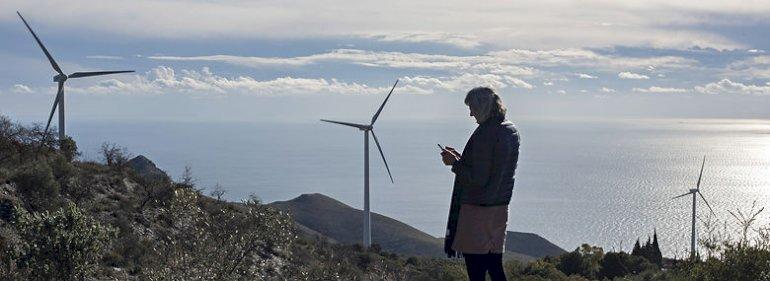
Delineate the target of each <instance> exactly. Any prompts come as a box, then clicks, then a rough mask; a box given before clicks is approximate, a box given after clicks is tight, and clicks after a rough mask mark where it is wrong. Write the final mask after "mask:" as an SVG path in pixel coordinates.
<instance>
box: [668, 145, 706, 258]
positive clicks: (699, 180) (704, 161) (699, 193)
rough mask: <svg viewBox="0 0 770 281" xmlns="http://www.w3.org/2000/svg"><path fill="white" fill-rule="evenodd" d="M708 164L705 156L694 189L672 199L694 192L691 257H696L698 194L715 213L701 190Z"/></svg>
mask: <svg viewBox="0 0 770 281" xmlns="http://www.w3.org/2000/svg"><path fill="white" fill-rule="evenodd" d="M705 165H706V156H703V163H702V164H701V166H700V175H699V176H698V183H696V184H695V188H694V189H690V191H689V192H687V193H685V194H682V195H679V196H676V197H674V198H672V199H676V198H679V197H684V196H687V195H690V194H692V235H691V237H690V258H691V259H695V203H696V202H697V196H696V195H700V197H701V199H703V203H706V206H707V207H709V210H710V211H711V213H712V214H713V213H714V209H712V208H711V205H709V202H708V201H706V197H703V193H701V192H700V183H701V178H703V167H704V166H705Z"/></svg>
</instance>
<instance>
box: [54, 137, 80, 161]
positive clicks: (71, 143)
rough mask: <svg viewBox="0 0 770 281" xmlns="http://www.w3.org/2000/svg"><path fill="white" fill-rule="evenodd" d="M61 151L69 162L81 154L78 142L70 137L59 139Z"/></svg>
mask: <svg viewBox="0 0 770 281" xmlns="http://www.w3.org/2000/svg"><path fill="white" fill-rule="evenodd" d="M59 151H60V152H61V154H62V155H63V156H64V159H66V160H67V162H72V161H73V160H75V158H76V157H78V156H80V152H78V145H77V143H75V140H73V139H72V138H70V137H65V138H64V139H62V140H59Z"/></svg>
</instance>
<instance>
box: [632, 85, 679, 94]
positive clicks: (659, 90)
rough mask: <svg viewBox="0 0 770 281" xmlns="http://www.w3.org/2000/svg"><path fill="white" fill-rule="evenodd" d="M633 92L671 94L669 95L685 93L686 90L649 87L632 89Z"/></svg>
mask: <svg viewBox="0 0 770 281" xmlns="http://www.w3.org/2000/svg"><path fill="white" fill-rule="evenodd" d="M633 91H634V92H640V93H661V94H671V93H686V92H687V89H682V88H667V87H658V86H651V87H649V88H634V89H633Z"/></svg>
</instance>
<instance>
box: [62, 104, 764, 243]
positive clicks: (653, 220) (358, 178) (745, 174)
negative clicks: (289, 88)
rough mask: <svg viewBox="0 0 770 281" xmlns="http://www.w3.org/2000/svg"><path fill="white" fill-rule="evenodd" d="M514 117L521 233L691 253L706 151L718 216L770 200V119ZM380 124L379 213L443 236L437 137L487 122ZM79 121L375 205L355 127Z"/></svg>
mask: <svg viewBox="0 0 770 281" xmlns="http://www.w3.org/2000/svg"><path fill="white" fill-rule="evenodd" d="M514 121H516V124H517V126H518V128H519V130H520V131H521V134H522V145H521V156H520V159H519V169H518V170H517V180H516V187H515V191H514V196H513V201H512V203H511V207H510V219H509V224H508V229H509V230H516V231H525V232H534V233H537V234H540V235H542V236H543V237H545V238H547V239H549V240H551V241H552V242H554V243H556V244H557V245H559V246H561V247H563V248H565V249H573V248H575V247H577V246H579V245H580V244H581V243H590V244H594V245H599V246H602V247H604V248H606V249H613V248H614V249H620V248H621V247H622V249H625V250H629V249H630V248H631V246H632V245H633V243H634V241H635V240H636V239H637V238H641V239H642V240H645V239H646V238H647V236H648V235H651V234H652V232H653V229H657V231H658V234H659V239H660V242H661V245H662V250H663V252H664V254H665V255H667V256H674V255H677V256H682V255H684V254H685V252H686V250H687V249H688V248H689V229H690V208H691V199H690V197H686V198H679V199H677V200H671V197H673V196H676V195H679V194H682V193H685V192H687V191H688V189H689V188H693V187H694V185H695V182H696V180H697V176H698V170H699V168H700V161H701V157H703V155H704V154H706V155H707V160H706V169H705V172H704V179H703V184H702V192H703V193H704V195H705V196H706V198H707V199H708V200H709V203H710V204H711V206H712V207H713V208H714V210H715V211H716V217H717V218H719V219H725V220H728V219H730V215H729V214H728V212H727V210H735V209H737V208H743V209H746V208H748V207H750V206H751V203H752V202H753V201H755V200H756V201H757V202H758V205H759V206H767V205H768V202H770V201H769V200H768V199H770V122H768V121H757V120H694V119H689V120H672V119H661V120H529V119H524V120H514ZM380 123H381V124H378V128H377V131H376V132H377V136H378V137H379V140H380V141H381V143H382V145H383V149H384V150H385V153H386V156H387V157H388V162H389V164H390V165H391V170H392V171H393V176H394V178H395V184H391V183H390V181H389V180H388V178H387V174H386V172H385V169H384V166H383V165H382V162H381V160H380V159H379V155H378V154H377V150H376V148H375V147H374V143H373V142H371V145H372V147H371V154H370V157H371V163H372V166H371V171H372V179H371V183H372V191H371V192H372V195H371V196H372V209H373V211H375V212H378V213H381V214H384V215H387V216H390V217H393V218H396V219H398V220H401V221H403V222H405V223H407V224H410V225H412V226H414V227H416V228H418V229H421V230H423V231H425V232H427V233H430V234H431V235H434V236H441V235H442V233H443V229H444V226H445V223H446V216H447V210H448V208H449V203H448V202H449V197H450V191H451V186H452V181H453V176H452V174H451V173H450V172H449V170H448V168H447V167H445V166H443V165H442V164H441V163H440V158H439V155H438V149H437V147H436V143H441V144H442V145H450V146H454V147H457V148H458V149H459V148H462V147H463V145H464V144H465V140H466V138H467V137H468V136H469V135H470V133H471V131H472V130H473V128H474V125H475V124H473V123H472V122H471V121H470V120H461V121H459V122H427V121H423V122H412V123H405V122H390V121H386V120H383V121H380ZM69 128H70V132H69V133H70V134H71V135H73V136H74V137H75V139H76V140H77V141H78V144H79V146H80V148H81V150H82V151H84V155H83V158H86V159H98V154H97V149H98V147H99V145H100V144H101V143H102V142H105V141H109V142H114V143H118V144H120V145H122V146H125V147H127V148H128V149H129V150H130V151H131V152H132V153H134V154H144V155H146V156H147V157H149V158H150V159H152V160H153V161H155V162H156V164H158V166H160V167H161V168H163V169H165V170H167V171H168V172H169V173H170V174H171V175H172V176H173V177H175V178H176V177H178V176H179V175H180V173H181V171H182V170H183V169H184V166H186V165H188V166H191V167H192V169H193V173H194V175H195V177H196V178H197V179H198V185H199V186H200V187H211V186H213V185H214V184H216V183H220V184H221V185H222V186H224V187H225V188H226V189H227V190H228V193H227V194H226V197H228V198H229V199H231V200H240V199H242V198H245V197H246V196H248V195H249V194H256V195H258V196H259V197H260V198H262V199H263V200H264V201H266V202H271V201H275V200H287V199H291V198H293V197H296V196H298V195H300V194H302V193H316V192H317V193H323V194H327V195H329V196H332V197H334V198H336V199H338V200H340V201H342V202H344V203H346V204H349V205H351V206H354V207H357V208H360V207H361V206H362V198H363V190H362V181H363V167H362V164H363V147H362V146H363V134H362V133H361V132H360V131H357V130H355V129H353V128H348V127H342V126H336V125H331V124H322V123H320V122H319V123H305V124H297V123H290V124H274V123H273V124H267V123H203V124H199V123H174V122H166V123H164V122H152V123H114V122H113V123H106V122H85V121H83V122H77V121H75V122H71V123H70V124H69ZM699 200H700V199H699ZM698 204H699V205H698V208H699V214H700V215H702V216H706V214H707V209H706V207H705V205H704V204H703V203H702V201H699V202H698ZM768 217H770V214H764V215H763V216H762V219H761V221H760V223H764V224H766V223H768V221H769V220H768ZM375 242H376V241H375ZM642 242H644V241H642Z"/></svg>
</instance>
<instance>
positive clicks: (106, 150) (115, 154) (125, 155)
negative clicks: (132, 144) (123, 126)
mask: <svg viewBox="0 0 770 281" xmlns="http://www.w3.org/2000/svg"><path fill="white" fill-rule="evenodd" d="M100 151H101V154H102V160H103V161H104V163H105V164H107V166H110V167H113V168H123V167H125V166H126V164H127V163H128V159H131V154H130V153H129V152H128V149H126V148H125V147H122V146H118V145H117V144H114V143H109V142H105V143H102V147H101V150H100Z"/></svg>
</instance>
